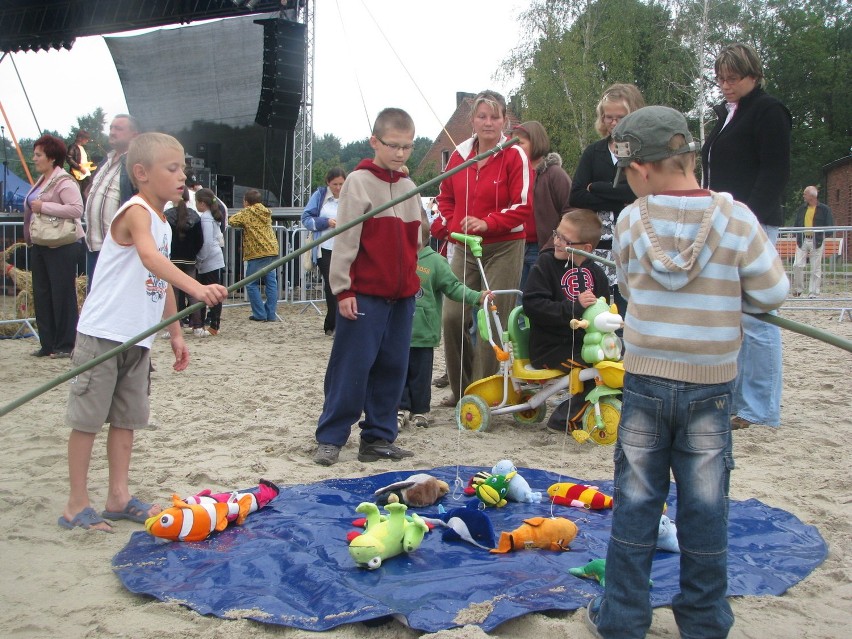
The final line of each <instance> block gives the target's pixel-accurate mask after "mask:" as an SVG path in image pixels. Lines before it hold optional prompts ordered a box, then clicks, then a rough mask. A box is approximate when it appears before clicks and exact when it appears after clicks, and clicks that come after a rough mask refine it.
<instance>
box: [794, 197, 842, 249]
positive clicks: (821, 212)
mask: <svg viewBox="0 0 852 639" xmlns="http://www.w3.org/2000/svg"><path fill="white" fill-rule="evenodd" d="M807 212H808V205H807V203H805V204H802V206H800V207H799V208H798V210H797V211H796V217H795V219H794V221H793V226H804V225H805V213H807ZM813 225H814V226H815V227H816V226H834V216H833V215H832V214H831V209H830V208H828V205H827V204H823V203H822V202H817V205H816V211H814V222H813ZM813 233H814V244H815V246H816V247H817V248H819V247H820V246H822V241H823V240H824V239H825V238H826V237H831V236H832V235H833V233H832V232H831V231H828V232H824V231H814V232H813ZM802 237H803V234H802V233H799V234H798V235H796V246H798V247H799V248H801V246H802Z"/></svg>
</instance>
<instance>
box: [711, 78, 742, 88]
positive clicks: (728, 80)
mask: <svg viewBox="0 0 852 639" xmlns="http://www.w3.org/2000/svg"><path fill="white" fill-rule="evenodd" d="M743 77H744V76H741V75H728V76H724V77H723V76H718V75H717V76H716V84H717V85H718V86H722V85H725V84H736V83H737V82H739V81H740V80H742V79H743Z"/></svg>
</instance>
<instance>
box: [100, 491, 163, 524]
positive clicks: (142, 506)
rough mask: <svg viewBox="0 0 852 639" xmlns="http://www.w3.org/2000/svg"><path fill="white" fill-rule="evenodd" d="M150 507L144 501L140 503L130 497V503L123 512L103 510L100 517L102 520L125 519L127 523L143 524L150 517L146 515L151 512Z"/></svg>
mask: <svg viewBox="0 0 852 639" xmlns="http://www.w3.org/2000/svg"><path fill="white" fill-rule="evenodd" d="M152 507H153V506H152V505H151V504H146V503H145V502H144V501H140V500H139V499H137V498H136V497H131V498H130V501H128V502H127V505H126V506H125V507H124V510H115V511H113V510H104V511H103V512H101V517H103V518H104V519H111V520H112V521H118V520H119V519H127V520H129V521H135V522H136V523H137V524H144V523H145V520H147V519H148V518H149V517H150V515H149V514H148V513H149V512H150V511H151V508H152Z"/></svg>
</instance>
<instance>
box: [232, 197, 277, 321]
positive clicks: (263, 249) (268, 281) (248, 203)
mask: <svg viewBox="0 0 852 639" xmlns="http://www.w3.org/2000/svg"><path fill="white" fill-rule="evenodd" d="M260 199H261V196H260V191H258V190H256V189H250V190H248V191H246V194H245V196H244V197H243V206H244V207H245V208H243V209H242V210H241V211H239V212H238V213H235V214H234V215H232V216H231V217H230V218H228V224H229V225H230V226H234V227H237V228H241V229H243V259H244V260H245V261H246V269H245V275H246V277H249V276H250V275H253V274H254V273H257V272H258V271H259V270H260V269H262V268H264V267H265V266H267V265H269V264H271V263H272V262H274V261H275V260H276V259H278V255H279V253H278V238H277V237H276V236H275V231H273V230H272V213H271V212H270V211H269V209H268V208H266V207H265V206H264V205H263V204H261V203H260ZM262 279H263V285H264V287H265V288H266V303H265V304H264V302H263V298H262V297H261V295H260V278H258V279H256V280H254V281H253V282H251V283H249V284H246V294H247V295H248V298H249V303H250V304H251V315H250V316H249V319H250V320H252V321H253V322H274V321H276V320H277V319H278V315H277V314H276V308H277V306H278V273H277V269H272V270H270V271H269V272H268V273H266V274H265V275H264V276H263V278H262Z"/></svg>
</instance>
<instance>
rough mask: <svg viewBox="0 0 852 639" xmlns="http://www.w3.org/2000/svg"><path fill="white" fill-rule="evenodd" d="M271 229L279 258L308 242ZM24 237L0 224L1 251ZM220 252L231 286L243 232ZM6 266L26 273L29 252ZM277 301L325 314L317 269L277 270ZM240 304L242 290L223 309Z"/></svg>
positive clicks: (241, 267) (287, 229) (5, 283)
mask: <svg viewBox="0 0 852 639" xmlns="http://www.w3.org/2000/svg"><path fill="white" fill-rule="evenodd" d="M272 228H273V230H274V231H275V235H276V237H277V238H278V247H279V257H280V256H283V255H285V254H287V253H291V252H292V251H295V250H296V249H299V248H301V247H302V245H303V244H304V243H305V242H307V241H310V239H311V237H310V231H308V230H307V229H305V228H304V227H302V226H300V225H299V224H297V223H285V224H275V225H274V226H273V227H272ZM23 237H24V236H23V223H22V222H20V221H12V222H2V221H0V250H5V249H6V248H8V247H9V246H11V245H12V244H14V243H16V242H23V241H24V240H23ZM223 251H224V254H225V268H224V272H223V277H222V280H223V281H222V284H224V285H225V286H230V285H231V284H233V283H234V282H238V281H239V280H241V279H242V278H243V277H244V271H245V262H243V259H242V229H238V228H233V227H230V226H229V227H228V228H227V229H226V230H225V247H224V249H223ZM80 256H81V257H80V259H79V260H78V264H77V275H81V274H85V273H86V257H85V247H84V246H82V245H81V247H80ZM8 263H9V264H12V265H13V266H16V267H18V268H20V269H23V270H26V271H29V270H30V269H29V250H27V249H24V248H20V249H18V250H17V251H15V254H14V255H12V256H10V257H9V258H8ZM0 283H2V291H0V295H3V296H5V297H7V298H14V297H15V296H17V294H18V293H19V290H18V287H17V285H16V284H15V283H14V282H13V281H12V280H11V279H10V278H7V277H5V273H3V277H2V280H0ZM278 301H279V303H284V304H294V305H303V306H304V308H303V310H302V312H305V311H307V310H308V309H309V308H313V309H314V310H315V311H316V312H317V313H318V314H322V313H324V312H325V311H324V310H321V309H320V307H319V305H320V304H323V303H325V294H324V292H323V284H322V278H321V276H320V273H319V269H318V268H317V266H316V265H312V266H311V268H310V269H305V267H304V260H302V259H298V260H291V261H290V262H287V263H286V264H285V265H284V266H283V267H281V268H279V269H278ZM243 304H248V299H247V297H246V294H245V289H239V290H237V291H234V292H233V293H231V296H230V298H229V301H228V302H226V304H225V305H226V306H239V305H243ZM12 306H13V304H12ZM21 321H22V320H20V319H15V320H13V319H11V318H9V319H7V320H2V318H0V322H4V323H15V322H21ZM29 321H30V322H31V321H34V319H33V318H29ZM0 325H2V324H0Z"/></svg>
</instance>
